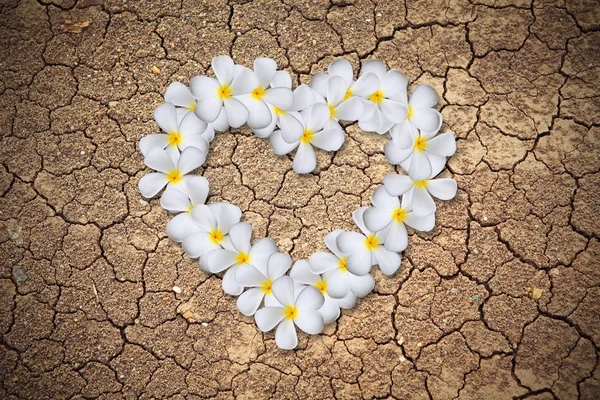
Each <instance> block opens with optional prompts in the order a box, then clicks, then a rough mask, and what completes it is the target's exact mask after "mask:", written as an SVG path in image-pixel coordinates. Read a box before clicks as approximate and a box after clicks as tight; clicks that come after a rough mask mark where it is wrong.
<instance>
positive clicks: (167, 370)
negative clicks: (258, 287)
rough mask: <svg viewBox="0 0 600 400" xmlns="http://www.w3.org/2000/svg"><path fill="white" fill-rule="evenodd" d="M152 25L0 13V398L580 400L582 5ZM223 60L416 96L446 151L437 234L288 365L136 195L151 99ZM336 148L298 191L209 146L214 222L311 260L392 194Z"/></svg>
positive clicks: (138, 12)
mask: <svg viewBox="0 0 600 400" xmlns="http://www.w3.org/2000/svg"><path fill="white" fill-rule="evenodd" d="M153 3H154V4H153V5H151V4H145V5H143V4H140V2H138V1H133V0H130V1H127V0H109V1H100V0H79V1H76V0H39V2H36V1H35V0H27V1H22V2H19V3H18V2H17V1H11V0H3V1H2V2H1V4H2V5H1V6H0V42H1V45H0V104H1V105H0V135H1V138H2V139H1V142H0V160H1V162H2V163H1V164H2V165H0V193H1V194H2V199H0V212H1V214H0V220H1V229H0V262H1V263H2V268H1V270H0V338H1V339H0V380H1V382H2V384H1V385H0V397H2V398H42V397H45V398H82V397H85V398H92V397H97V396H102V397H104V398H122V397H126V398H136V397H144V398H148V397H169V396H173V397H174V398H178V399H182V398H197V397H209V396H215V397H218V398H221V399H229V398H248V399H258V398H270V397H273V398H299V399H306V398H332V397H336V398H340V399H342V398H343V399H350V398H359V397H364V398H373V397H377V398H386V397H394V398H402V399H428V398H432V399H451V398H455V397H457V396H458V397H459V398H464V399H508V398H513V397H516V398H530V399H537V400H542V399H544V400H546V399H552V398H560V399H576V398H582V399H594V398H595V399H598V398H600V368H599V367H598V346H599V345H600V322H599V317H598V315H599V314H598V313H599V312H600V241H599V239H600V222H599V221H600V219H599V218H598V214H599V213H600V204H599V203H598V202H599V199H600V83H599V82H600V31H599V29H600V7H599V6H598V3H597V2H594V1H593V0H575V1H569V2H567V3H566V4H565V2H564V1H562V0H554V1H553V0H547V1H539V2H538V1H537V0H536V1H534V2H533V5H532V4H531V3H530V2H529V1H526V0H479V1H477V0H475V1H472V2H468V1H467V0H456V1H446V0H435V1H429V0H427V1H426V0H406V2H405V4H398V3H397V2H396V1H393V0H372V1H369V0H355V1H340V0H337V1H336V0H333V1H331V3H339V4H330V2H329V1H326V0H310V1H307V0H300V1H294V0H282V1H278V0H257V1H255V2H254V3H246V2H244V1H238V0H231V1H230V2H229V4H228V3H227V2H225V1H224V0H220V1H216V0H215V1H211V0H205V1H199V0H182V1H180V0H161V1H155V2H153ZM241 3H245V4H241ZM474 3H477V4H474ZM88 23H89V26H86V24H88ZM223 53H226V54H227V53H228V54H230V55H231V56H233V58H234V59H235V60H236V61H237V62H240V63H243V64H245V65H251V62H252V60H253V58H254V57H258V56H270V57H273V58H275V59H276V60H277V62H278V64H279V65H280V66H282V67H286V68H287V69H288V70H289V71H290V72H292V73H294V74H295V75H296V76H297V77H298V79H299V81H301V82H307V81H308V80H309V76H310V74H311V73H314V72H316V71H320V70H323V69H324V68H326V66H327V65H328V63H329V62H330V61H331V60H332V59H334V58H335V57H339V56H345V57H347V58H348V59H350V60H351V61H352V62H353V63H354V64H356V65H358V64H359V60H361V59H369V58H382V59H385V60H386V61H387V62H388V64H389V66H390V67H395V68H399V69H401V70H402V71H404V72H405V73H406V74H407V75H408V76H409V78H410V79H411V81H412V82H413V83H417V82H418V83H420V82H427V83H429V84H431V85H433V86H434V87H435V88H436V89H437V91H438V92H439V93H440V95H442V96H443V98H442V100H441V103H442V109H443V114H444V117H445V119H446V121H447V123H448V127H449V129H450V130H452V131H453V132H454V133H455V134H456V136H457V138H458V151H457V154H456V155H455V156H454V157H453V158H452V159H451V160H450V163H449V167H450V171H451V173H452V174H453V176H454V177H455V179H456V180H457V181H458V182H459V188H460V190H459V193H458V196H457V198H456V199H454V200H453V201H451V202H447V203H444V204H442V205H440V212H439V214H438V224H437V226H436V229H435V230H434V231H433V232H431V233H429V234H418V235H412V237H411V247H410V249H409V250H408V251H407V252H406V254H405V256H404V261H403V270H402V272H401V273H398V274H396V276H393V277H384V276H382V275H381V274H380V273H376V280H377V286H376V290H375V292H376V293H373V294H371V295H370V296H369V297H368V298H366V299H364V300H362V301H361V302H360V303H359V304H358V306H357V307H356V308H355V309H353V310H351V311H349V312H345V313H344V316H343V317H342V318H341V319H340V321H339V323H338V324H337V325H336V324H333V325H332V326H330V327H328V328H327V329H326V334H324V335H320V336H315V337H311V338H308V337H307V336H305V335H302V336H301V338H300V348H299V349H298V350H297V351H295V352H283V351H280V350H278V349H277V347H276V346H275V343H274V340H273V334H266V335H262V334H261V333H260V332H258V330H257V328H256V327H255V325H254V323H253V322H252V321H251V320H250V319H245V318H242V317H241V316H240V314H239V313H237V312H236V309H235V302H234V299H233V298H231V297H229V296H226V295H224V294H223V293H222V290H221V288H220V280H219V278H217V277H211V276H208V275H205V274H203V273H202V272H200V270H199V269H198V267H197V264H196V263H194V262H192V261H191V260H189V259H187V258H186V257H184V256H183V254H182V251H181V249H180V247H179V246H177V245H175V244H174V243H172V242H171V241H170V240H169V239H167V238H166V237H165V223H166V222H167V221H168V218H169V217H168V215H167V214H166V213H165V212H164V211H163V210H162V209H161V208H160V207H159V205H158V202H157V201H156V200H154V201H151V202H150V203H148V202H146V201H144V200H143V199H142V198H141V197H140V194H139V193H138V191H137V182H138V180H139V179H140V177H141V176H142V175H143V174H145V173H146V172H147V171H146V170H145V169H144V165H143V163H142V157H141V156H140V154H139V153H138V152H137V151H136V143H137V142H138V140H139V139H140V138H141V137H142V136H143V135H146V134H149V133H153V132H155V131H156V126H155V124H154V122H153V120H152V112H153V109H154V107H156V106H157V105H158V104H159V103H160V102H161V101H162V97H161V96H162V94H163V93H164V91H165V88H166V87H167V85H168V84H169V83H170V82H172V81H183V82H185V83H187V82H188V81H189V78H190V77H191V76H193V75H194V74H199V73H200V74H201V73H205V72H207V69H208V68H209V64H210V60H211V58H212V57H213V56H215V55H218V54H223ZM332 56H335V57H332ZM159 70H160V71H159ZM347 133H348V139H347V142H346V144H345V145H344V147H343V148H342V150H340V151H338V152H337V153H334V154H325V153H322V154H320V155H319V169H318V170H317V171H316V173H315V174H314V175H309V176H303V177H299V176H298V175H296V174H295V173H294V172H293V171H291V161H290V160H289V159H287V158H278V157H276V156H275V155H274V154H272V152H271V151H270V150H269V149H268V145H267V144H266V143H265V142H264V141H261V140H258V139H256V138H254V137H252V136H251V135H250V134H249V132H248V131H246V130H244V131H242V132H235V133H233V134H231V133H227V134H221V135H218V137H217V139H216V140H215V141H214V143H213V146H212V149H213V150H212V154H211V156H210V158H209V161H208V163H207V166H206V169H205V170H204V175H205V176H206V177H208V178H209V181H210V183H211V189H212V193H213V200H217V199H225V200H228V201H231V202H233V203H234V204H237V205H238V206H240V207H241V208H242V209H243V210H244V211H245V213H244V219H245V220H248V221H251V222H252V224H253V226H254V229H255V231H256V233H257V235H256V236H257V237H262V236H263V235H265V234H268V235H269V236H270V237H272V238H273V239H274V240H275V241H276V242H277V243H278V245H279V247H280V249H281V250H282V251H291V254H292V256H293V258H294V259H300V258H303V257H306V256H308V255H309V254H310V253H311V252H313V251H316V250H319V249H322V248H323V245H322V243H321V242H322V238H323V236H324V235H325V233H326V232H327V231H329V230H331V229H333V228H347V229H350V228H351V226H352V223H351V222H350V212H351V210H353V209H354V208H355V207H357V206H359V205H360V204H367V202H368V198H369V195H370V193H371V192H372V190H373V189H374V188H375V187H376V186H377V185H379V184H381V181H382V178H383V176H384V175H385V174H387V173H389V172H391V171H393V168H391V167H390V166H389V165H388V163H387V162H386V160H385V158H384V156H383V154H382V148H383V143H384V140H383V139H382V138H381V137H378V136H377V135H372V134H365V133H362V132H360V130H359V129H358V128H357V127H356V126H350V127H348V128H347ZM173 286H179V287H180V288H181V289H182V291H183V292H182V293H181V294H175V293H174V292H173V290H172V288H173Z"/></svg>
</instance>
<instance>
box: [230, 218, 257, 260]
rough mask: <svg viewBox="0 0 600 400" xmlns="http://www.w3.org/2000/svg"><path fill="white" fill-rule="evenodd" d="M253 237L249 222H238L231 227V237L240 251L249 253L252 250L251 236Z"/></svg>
mask: <svg viewBox="0 0 600 400" xmlns="http://www.w3.org/2000/svg"><path fill="white" fill-rule="evenodd" d="M251 237H252V226H251V225H250V224H249V223H247V222H238V223H237V224H235V225H233V226H232V227H231V228H229V239H230V240H231V244H233V247H235V249H236V250H237V251H238V252H240V253H241V252H244V253H248V252H249V251H250V238H251Z"/></svg>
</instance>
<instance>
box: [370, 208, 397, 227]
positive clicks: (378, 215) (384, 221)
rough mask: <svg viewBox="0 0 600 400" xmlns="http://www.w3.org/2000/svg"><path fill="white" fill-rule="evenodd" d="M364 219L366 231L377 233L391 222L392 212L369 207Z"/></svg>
mask: <svg viewBox="0 0 600 400" xmlns="http://www.w3.org/2000/svg"><path fill="white" fill-rule="evenodd" d="M364 219H365V225H366V227H367V229H368V230H370V231H371V232H379V231H381V230H383V229H384V228H385V227H386V226H388V225H389V224H390V222H391V221H392V212H391V211H389V210H382V209H380V208H376V207H370V208H368V209H367V210H366V211H365V213H364Z"/></svg>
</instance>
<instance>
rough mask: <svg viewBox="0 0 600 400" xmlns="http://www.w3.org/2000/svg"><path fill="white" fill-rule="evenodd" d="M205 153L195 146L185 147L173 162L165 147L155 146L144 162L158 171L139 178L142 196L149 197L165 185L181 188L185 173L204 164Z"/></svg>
mask: <svg viewBox="0 0 600 400" xmlns="http://www.w3.org/2000/svg"><path fill="white" fill-rule="evenodd" d="M205 159H206V153H203V152H202V151H200V150H199V149H197V148H196V147H191V146H190V147H187V148H186V149H185V150H183V151H182V152H181V155H179V156H178V157H177V160H176V161H175V162H174V161H173V159H171V157H170V155H169V153H167V151H166V150H165V149H161V148H160V147H155V148H154V149H152V150H150V151H149V152H148V154H147V155H146V157H144V164H146V165H147V166H148V167H149V168H152V169H154V170H156V171H159V172H153V173H150V174H146V175H144V176H143V177H142V179H140V181H139V183H138V189H139V190H140V193H142V196H144V197H146V198H151V197H154V196H156V194H157V193H158V192H160V191H161V190H162V188H164V187H165V186H167V185H168V186H167V187H169V188H171V187H174V188H176V189H179V188H182V186H181V185H182V184H183V183H184V180H185V178H186V177H185V175H186V174H187V173H189V172H192V171H193V170H195V169H196V168H198V167H200V166H201V165H202V164H204V161H205Z"/></svg>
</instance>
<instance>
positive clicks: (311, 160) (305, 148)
mask: <svg viewBox="0 0 600 400" xmlns="http://www.w3.org/2000/svg"><path fill="white" fill-rule="evenodd" d="M292 167H293V168H294V171H296V173H298V174H308V173H309V172H312V171H313V170H314V169H315V168H316V167H317V156H316V155H315V151H314V150H313V148H312V146H311V145H310V144H304V143H300V145H299V146H298V151H296V155H295V156H294V162H293V163H292Z"/></svg>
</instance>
